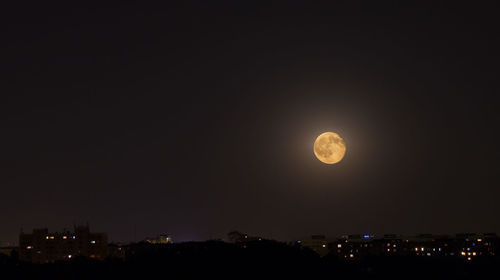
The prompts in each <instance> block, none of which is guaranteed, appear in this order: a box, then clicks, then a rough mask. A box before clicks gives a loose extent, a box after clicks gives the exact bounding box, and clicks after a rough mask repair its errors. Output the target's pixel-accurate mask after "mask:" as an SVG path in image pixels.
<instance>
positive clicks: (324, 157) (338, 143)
mask: <svg viewBox="0 0 500 280" xmlns="http://www.w3.org/2000/svg"><path fill="white" fill-rule="evenodd" d="M345 151H346V146H345V141H344V139H342V137H340V135H338V134H337V133H335V132H325V133H322V134H321V135H320V136H318V138H316V141H314V155H316V157H317V158H318V159H319V160H320V161H321V162H323V163H326V164H335V163H337V162H339V161H341V160H342V158H344V155H345Z"/></svg>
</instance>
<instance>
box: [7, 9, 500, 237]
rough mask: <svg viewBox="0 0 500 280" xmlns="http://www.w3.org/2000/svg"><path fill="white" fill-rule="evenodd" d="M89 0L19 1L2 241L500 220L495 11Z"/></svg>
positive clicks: (486, 225)
mask: <svg viewBox="0 0 500 280" xmlns="http://www.w3.org/2000/svg"><path fill="white" fill-rule="evenodd" d="M70 2H72V3H73V2H74V3H73V4H66V6H64V5H63V6H54V7H50V6H42V5H44V4H40V3H39V4H37V5H34V6H32V5H31V4H28V3H21V5H20V6H15V7H14V6H12V7H4V8H2V12H1V15H2V25H1V27H0V31H1V33H0V34H1V41H0V42H1V46H0V48H1V49H0V50H1V52H0V74H1V80H0V128H1V135H0V136H1V137H0V192H1V194H0V197H1V202H0V205H1V208H0V209H1V211H0V224H1V225H0V244H1V245H4V244H6V242H16V241H17V239H18V233H19V231H20V229H21V228H23V229H24V230H25V231H26V232H30V231H31V230H32V229H33V228H38V227H48V228H49V230H51V231H60V230H62V229H63V228H68V229H72V226H73V224H74V223H76V224H84V223H86V222H89V224H90V227H91V230H92V231H98V232H107V233H108V234H109V237H110V240H112V241H133V240H134V239H136V240H140V239H142V238H144V237H146V236H155V235H156V234H159V233H163V232H167V233H171V234H172V235H173V238H174V240H175V241H182V240H204V239H208V238H224V237H225V236H226V234H227V233H228V232H229V231H231V230H240V231H243V232H248V233H249V234H253V235H261V236H263V237H267V238H273V239H278V240H292V239H294V238H302V237H304V236H308V235H310V234H326V235H327V236H330V237H333V236H336V235H340V234H344V233H375V234H383V233H400V234H418V233H450V234H453V233H457V232H500V219H499V216H498V213H500V206H499V204H498V197H500V190H499V183H500V177H499V176H500V175H499V174H500V163H499V160H500V152H499V149H498V146H499V143H500V132H499V127H500V126H499V123H500V113H499V109H498V108H499V105H500V101H499V100H498V99H499V98H498V94H499V93H500V85H499V72H500V71H499V63H500V58H499V50H500V39H499V38H500V34H499V33H500V32H499V30H498V29H497V25H498V19H499V18H500V17H499V10H498V9H496V8H495V7H494V6H492V5H486V4H485V5H483V4H480V3H479V2H480V1H467V2H469V3H464V2H461V1H432V3H427V4H422V1H415V2H418V3H420V4H408V3H406V4H403V3H400V2H401V1H391V2H386V3H385V4H381V2H380V1H366V2H362V3H356V4H354V2H355V1H346V2H349V3H350V4H341V3H340V2H339V3H333V2H332V1H330V2H329V4H328V5H320V4H317V5H316V4H315V5H313V4H311V3H309V1H307V2H306V1H304V2H302V3H299V2H295V1H283V2H277V1H265V2H259V3H257V2H255V1H232V2H221V1H218V2H217V3H212V2H214V1H199V2H193V1H179V2H178V3H174V2H173V1H166V2H168V3H169V4H168V5H167V4H163V5H162V6H157V5H153V4H149V5H146V4H138V3H136V2H135V1H108V3H107V4H103V3H102V2H104V1H99V3H100V4H98V5H95V6H91V5H90V4H89V5H85V4H82V3H80V4H76V1H70ZM403 2H406V1H403ZM408 2H409V1H408ZM438 2H439V3H438ZM472 2H474V3H473V4H472ZM44 3H45V2H44ZM304 3H309V4H307V5H305V4H304ZM490 3H494V2H493V1H491V2H490ZM472 5H473V6H472ZM325 131H334V132H337V133H339V134H340V135H341V136H342V137H343V138H344V139H345V142H346V145H347V153H346V156H345V157H344V159H343V160H342V161H341V162H340V163H338V164H335V165H326V164H323V163H321V162H320V161H318V160H317V159H316V158H315V157H314V154H313V148H312V147H313V142H314V140H315V138H316V137H317V136H318V135H319V134H321V133H322V132H325Z"/></svg>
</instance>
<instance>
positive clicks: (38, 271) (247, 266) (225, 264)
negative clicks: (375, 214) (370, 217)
mask: <svg viewBox="0 0 500 280" xmlns="http://www.w3.org/2000/svg"><path fill="white" fill-rule="evenodd" d="M130 252H131V253H130V254H128V255H127V256H126V257H125V258H123V259H118V258H115V259H111V258H110V259H107V260H105V261H97V260H92V259H87V258H75V259H73V260H71V261H66V262H56V263H50V264H30V263H23V262H19V261H18V260H17V259H16V257H15V256H14V257H7V256H5V255H0V276H1V277H0V278H2V279H202V278H204V279H206V278H208V277H210V278H214V279H221V278H222V279H263V278H274V279H286V278H292V277H293V279H295V278H297V277H298V278H303V279H314V278H313V277H326V278H325V279H486V278H488V279H499V278H500V258H498V257H497V256H490V257H485V258H477V259H474V260H473V261H466V260H464V259H461V258H446V259H445V258H427V257H367V258H364V259H359V260H349V261H345V260H339V259H338V258H337V257H334V256H325V257H322V258H321V257H320V256H318V255H317V254H316V253H314V252H313V251H311V250H308V249H303V248H299V247H296V246H290V245H286V244H283V243H279V242H274V241H260V242H256V243H254V244H248V245H247V246H246V248H243V246H241V245H235V244H229V243H223V242H216V241H208V242H197V243H194V242H193V243H182V244H170V245H149V244H137V245H135V247H133V248H132V250H130Z"/></svg>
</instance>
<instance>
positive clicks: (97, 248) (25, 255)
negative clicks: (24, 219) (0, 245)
mask: <svg viewBox="0 0 500 280" xmlns="http://www.w3.org/2000/svg"><path fill="white" fill-rule="evenodd" d="M76 256H84V257H89V258H95V259H104V258H106V257H107V256H108V237H107V235H106V234H105V233H91V232H90V230H89V227H88V226H75V228H74V232H69V231H63V232H61V233H59V232H55V233H49V231H48V229H46V228H44V229H34V230H33V233H31V234H25V233H21V234H20V235H19V259H20V260H22V261H27V262H33V263H48V262H54V261H58V260H68V259H71V258H74V257H76Z"/></svg>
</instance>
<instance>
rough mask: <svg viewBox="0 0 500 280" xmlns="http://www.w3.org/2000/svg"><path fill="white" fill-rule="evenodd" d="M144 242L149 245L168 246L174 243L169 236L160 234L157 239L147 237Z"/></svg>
mask: <svg viewBox="0 0 500 280" xmlns="http://www.w3.org/2000/svg"><path fill="white" fill-rule="evenodd" d="M144 241H146V242H148V243H151V244H168V243H173V242H174V241H173V239H172V236H171V235H170V234H160V235H158V236H157V237H148V238H146V239H145V240H144Z"/></svg>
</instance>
